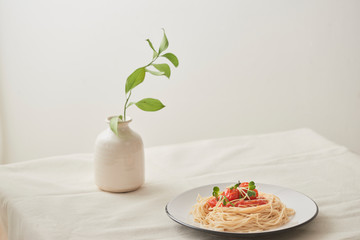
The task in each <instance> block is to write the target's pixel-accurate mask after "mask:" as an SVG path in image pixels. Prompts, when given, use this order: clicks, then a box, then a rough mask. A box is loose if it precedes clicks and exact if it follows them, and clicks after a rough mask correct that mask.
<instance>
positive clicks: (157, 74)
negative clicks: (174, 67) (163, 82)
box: [146, 69, 165, 76]
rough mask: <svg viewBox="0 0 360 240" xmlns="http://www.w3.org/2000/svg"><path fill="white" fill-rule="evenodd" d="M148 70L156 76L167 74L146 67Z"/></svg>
mask: <svg viewBox="0 0 360 240" xmlns="http://www.w3.org/2000/svg"><path fill="white" fill-rule="evenodd" d="M146 72H148V73H151V74H152V75H155V76H162V75H164V74H165V73H164V72H156V71H152V70H149V69H146Z"/></svg>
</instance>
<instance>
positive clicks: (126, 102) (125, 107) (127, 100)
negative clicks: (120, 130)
mask: <svg viewBox="0 0 360 240" xmlns="http://www.w3.org/2000/svg"><path fill="white" fill-rule="evenodd" d="M158 57H159V55H157V56H156V57H155V58H154V59H153V60H152V61H151V62H150V63H149V64H148V65H146V66H144V68H146V67H148V66H150V65H151V64H153V63H154V62H155V61H156V59H158ZM130 96H131V91H130V92H129V96H128V97H127V98H126V101H125V105H124V120H123V121H124V122H125V121H126V109H127V108H128V107H129V106H127V104H128V102H129V99H130ZM125 97H126V96H125Z"/></svg>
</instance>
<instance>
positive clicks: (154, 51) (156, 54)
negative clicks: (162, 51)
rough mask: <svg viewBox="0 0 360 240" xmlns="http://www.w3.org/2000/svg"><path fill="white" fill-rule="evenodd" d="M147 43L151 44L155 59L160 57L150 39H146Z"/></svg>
mask: <svg viewBox="0 0 360 240" xmlns="http://www.w3.org/2000/svg"><path fill="white" fill-rule="evenodd" d="M146 41H147V42H148V43H149V46H150V48H151V49H152V50H153V59H154V58H156V57H157V56H158V53H157V52H156V50H155V48H154V46H153V44H152V43H151V41H150V39H146Z"/></svg>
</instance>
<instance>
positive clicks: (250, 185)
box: [249, 181, 256, 190]
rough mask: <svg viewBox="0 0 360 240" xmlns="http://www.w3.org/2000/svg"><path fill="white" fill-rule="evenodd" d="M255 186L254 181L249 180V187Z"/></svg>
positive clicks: (253, 187) (252, 188)
mask: <svg viewBox="0 0 360 240" xmlns="http://www.w3.org/2000/svg"><path fill="white" fill-rule="evenodd" d="M255 188H256V186H255V183H254V181H251V182H249V189H250V190H254V189H255Z"/></svg>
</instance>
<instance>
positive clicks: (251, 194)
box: [247, 190, 256, 197]
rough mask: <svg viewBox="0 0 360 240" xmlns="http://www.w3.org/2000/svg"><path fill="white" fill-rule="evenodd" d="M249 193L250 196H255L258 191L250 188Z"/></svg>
mask: <svg viewBox="0 0 360 240" xmlns="http://www.w3.org/2000/svg"><path fill="white" fill-rule="evenodd" d="M247 195H248V196H249V197H255V196H256V192H255V191H253V190H249V191H248V192H247Z"/></svg>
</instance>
